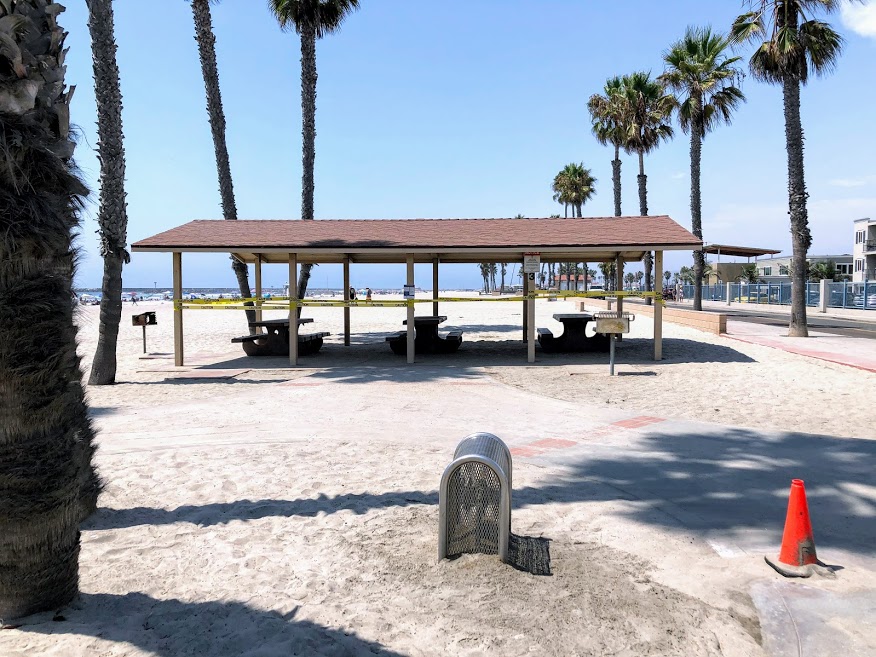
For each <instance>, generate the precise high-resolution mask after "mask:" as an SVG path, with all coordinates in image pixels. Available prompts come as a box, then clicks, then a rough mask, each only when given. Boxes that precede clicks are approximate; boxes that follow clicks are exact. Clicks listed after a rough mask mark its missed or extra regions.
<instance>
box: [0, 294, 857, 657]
mask: <svg viewBox="0 0 876 657" xmlns="http://www.w3.org/2000/svg"><path fill="white" fill-rule="evenodd" d="M425 308H431V307H430V306H426V307H425ZM146 310H156V312H157V313H158V322H159V324H158V326H155V327H149V328H148V329H147V331H148V338H147V340H148V348H149V351H150V352H151V354H152V356H151V357H149V358H141V356H142V353H141V351H142V346H141V333H140V329H139V328H135V327H132V326H131V325H130V319H129V315H130V314H131V312H132V311H135V312H144V311H146ZM570 310H571V304H570V303H564V302H557V303H548V302H546V301H544V302H539V307H538V311H537V312H538V313H539V315H540V316H541V317H549V315H550V314H552V313H554V312H569V311H570ZM404 312H405V311H404V309H400V308H398V309H371V308H369V309H355V310H354V311H353V330H354V333H355V335H354V345H353V346H352V347H350V348H349V349H347V348H344V347H343V346H342V344H341V341H342V338H341V337H340V336H339V335H338V333H340V331H341V327H342V322H341V319H342V314H341V310H340V309H322V308H317V309H311V310H308V311H307V313H306V314H307V315H308V316H312V317H314V319H315V322H314V324H313V329H312V330H320V331H322V330H327V331H331V332H332V333H333V334H334V335H333V336H332V338H330V339H329V340H328V341H327V343H326V345H325V347H324V348H323V351H322V352H321V353H320V354H318V355H316V356H313V357H309V358H306V359H302V365H303V366H302V368H300V369H298V370H289V369H287V368H285V367H284V365H285V364H284V362H283V360H282V359H265V360H264V361H262V362H253V359H247V358H245V357H243V356H242V352H241V351H240V348H239V346H238V345H231V344H230V343H229V339H230V337H232V336H234V335H240V334H243V333H245V332H246V331H245V329H244V328H243V319H242V315H241V314H239V313H234V312H230V311H197V312H194V311H193V312H189V313H187V314H186V331H187V340H186V344H187V351H186V353H187V365H188V366H189V367H187V368H186V369H185V370H184V371H182V372H180V371H177V370H175V369H174V368H173V367H172V364H173V361H172V321H171V311H170V305H169V304H167V303H158V304H151V305H150V304H143V303H141V304H139V305H138V306H137V307H136V309H134V308H131V307H128V306H126V307H125V313H124V317H123V322H122V329H121V335H120V341H119V356H120V358H119V370H118V380H119V383H118V384H117V385H115V386H105V387H100V388H97V387H92V388H89V391H88V395H89V401H90V404H91V407H92V411H93V413H94V416H95V419H96V422H97V425H98V428H99V429H100V431H101V435H100V450H99V453H98V457H97V463H98V466H99V468H100V471H101V472H102V474H103V476H104V477H105V478H106V480H107V488H106V491H105V493H104V494H103V496H102V497H101V500H100V509H99V511H98V513H97V514H96V515H95V516H94V517H93V518H91V519H90V520H89V521H88V522H87V523H86V525H85V527H84V528H83V533H82V555H81V560H80V562H81V591H82V595H81V596H80V598H79V599H78V600H77V601H76V602H75V603H74V604H73V605H71V606H70V607H68V608H66V609H64V610H62V612H61V613H62V615H63V620H59V621H58V622H53V621H51V620H50V618H51V615H50V614H49V615H41V616H36V617H33V618H31V619H28V620H27V621H26V623H25V625H24V626H23V627H21V628H18V629H14V630H6V631H3V632H0V654H2V655H4V657H6V656H9V657H13V656H15V657H23V656H24V655H37V654H39V655H58V656H64V657H67V656H74V655H106V656H120V655H138V656H139V655H162V656H168V657H170V656H171V655H173V656H175V655H246V656H253V657H255V656H267V655H280V654H283V655H360V654H382V655H424V656H425V655H466V656H475V655H524V654H526V655H530V654H538V655H563V656H565V655H593V656H596V655H625V656H629V657H633V656H636V655H651V656H656V655H686V656H691V657H698V656H706V655H728V656H737V655H738V656H748V655H751V656H757V655H763V654H764V653H763V651H762V649H761V648H760V646H759V641H760V630H759V625H758V621H757V618H756V615H755V612H754V608H753V605H752V603H751V601H750V599H749V598H748V595H747V590H748V589H747V583H748V581H749V580H750V579H751V578H752V577H753V576H754V575H753V574H754V573H760V572H761V571H760V570H759V569H760V568H762V566H763V564H762V560H761V559H760V558H759V557H754V556H751V557H743V558H740V559H736V560H733V561H732V562H730V561H727V560H723V559H721V558H720V557H719V556H718V555H716V554H715V552H714V551H713V550H712V549H711V548H710V547H709V546H708V545H707V544H706V543H705V542H704V541H702V540H700V539H699V538H697V537H695V536H694V535H693V534H691V533H689V532H686V531H685V530H684V529H683V528H670V529H659V528H656V527H655V526H647V525H644V524H642V523H639V522H636V521H635V519H633V518H631V517H630V515H629V514H626V513H624V510H628V509H629V507H630V505H631V504H632V505H634V504H635V501H630V500H623V499H619V500H603V501H598V500H587V499H574V500H572V499H556V498H555V497H553V496H552V494H551V493H550V492H547V491H549V490H550V489H549V487H548V486H547V484H549V483H551V484H555V483H556V482H557V480H558V477H561V476H562V471H561V470H558V469H551V468H550V467H547V466H544V465H538V464H533V463H527V462H525V461H522V460H521V461H519V462H515V471H514V483H515V490H518V489H521V490H523V491H524V493H525V495H526V497H524V502H525V503H524V504H523V505H522V506H521V505H517V506H516V508H515V510H514V514H513V530H514V532H515V533H516V534H519V535H523V536H533V537H547V538H549V539H550V551H551V565H552V575H551V576H536V575H531V574H529V573H525V572H521V571H518V570H514V569H511V568H509V567H508V566H505V565H502V564H500V563H499V562H498V560H497V559H496V558H495V557H492V556H486V555H467V556H464V557H461V558H459V559H457V560H454V561H449V562H442V563H438V562H437V560H436V552H437V544H436V533H437V514H438V508H437V492H436V489H437V484H438V478H439V477H440V473H441V471H442V469H443V467H444V466H445V465H446V464H447V462H448V461H449V458H450V456H451V454H452V449H453V445H454V444H455V443H456V442H457V441H458V439H459V438H461V435H459V432H460V427H461V426H465V425H466V424H467V423H468V422H476V423H480V424H482V425H484V424H485V425H487V426H488V425H489V419H490V413H491V412H493V409H492V408H490V407H489V405H488V404H478V405H476V406H473V407H471V408H464V405H465V404H464V399H465V396H466V394H467V393H466V391H467V390H468V391H474V390H478V391H481V390H485V391H487V390H488V391H489V392H490V395H492V397H489V396H487V397H483V399H490V398H500V399H506V400H507V401H508V402H509V403H510V405H511V406H512V407H518V408H521V413H522V414H521V417H520V422H519V424H520V435H519V436H514V435H512V438H515V439H517V438H520V437H521V436H523V435H525V434H526V432H527V431H531V430H532V427H533V426H538V425H544V424H547V425H550V424H552V423H553V424H556V426H558V427H559V426H560V425H561V424H562V423H563V421H564V418H563V413H562V409H563V408H567V407H569V404H568V402H572V403H574V404H575V405H576V406H580V405H587V408H588V409H590V410H589V411H588V412H589V417H591V418H592V420H593V422H594V423H596V422H598V421H600V419H601V418H602V417H603V416H606V417H607V416H608V414H609V412H610V411H614V410H616V408H617V407H623V408H631V409H632V408H635V409H636V410H637V411H641V412H642V413H658V412H659V413H660V414H662V416H663V417H669V418H673V417H679V418H688V419H700V420H708V421H718V422H727V423H732V424H738V425H743V426H753V427H770V428H773V427H777V428H782V429H787V430H795V431H811V432H818V433H827V434H830V435H836V436H857V437H861V438H864V437H868V436H867V433H868V431H869V432H872V429H870V428H868V425H867V421H868V420H866V419H865V418H868V414H867V409H866V408H860V410H858V407H864V406H866V405H864V404H860V403H855V402H854V400H855V399H856V397H855V395H856V394H857V395H860V392H859V391H861V390H864V389H867V388H866V386H871V388H870V389H872V385H873V383H874V376H873V375H871V374H868V373H866V372H862V371H858V370H853V369H849V368H841V367H839V366H834V365H831V364H828V363H824V362H822V361H814V360H811V359H807V358H805V357H801V356H795V355H792V354H785V353H782V352H778V351H776V350H773V349H769V348H764V347H758V346H756V345H749V344H744V343H738V342H735V341H730V340H729V339H727V338H720V337H716V336H709V335H706V334H703V333H699V332H696V331H692V330H688V329H682V328H679V327H673V326H671V325H666V330H665V334H666V336H667V341H666V350H665V351H666V356H667V359H666V360H665V361H664V362H663V363H660V364H655V363H653V362H652V361H650V360H649V359H648V355H649V349H650V347H649V345H648V344H647V343H646V341H644V340H641V339H640V338H643V337H644V336H646V335H650V328H649V325H648V323H647V322H644V321H642V322H638V323H635V324H634V327H635V332H634V333H633V334H632V335H631V336H630V338H631V339H627V340H625V342H624V343H623V346H622V348H621V349H619V350H618V356H619V359H620V360H621V361H622V362H623V363H624V364H623V365H622V366H620V370H621V371H622V372H626V373H628V375H627V376H621V377H616V378H614V379H608V378H607V377H606V376H605V374H606V370H607V363H606V362H605V360H606V357H605V356H603V355H594V356H574V357H567V356H542V355H540V357H539V362H538V363H536V364H535V365H534V366H528V365H527V363H526V354H525V350H524V349H523V348H522V346H520V344H519V343H518V342H517V341H518V340H519V337H520V328H519V326H518V323H519V321H520V312H521V309H520V304H510V303H507V304H505V303H483V304H463V303H456V304H446V305H444V306H442V308H441V312H442V313H443V314H446V315H448V317H449V319H448V321H447V323H446V324H445V325H442V328H444V327H445V326H446V327H447V328H448V329H449V328H451V327H459V328H461V329H463V330H465V342H464V344H463V349H462V350H461V351H460V352H459V353H458V354H456V355H455V356H454V357H453V361H452V365H448V361H447V358H448V357H426V358H423V359H421V362H420V364H418V365H417V366H416V367H415V368H409V367H408V366H406V365H405V364H404V362H403V361H404V359H399V358H398V357H396V356H394V355H392V354H391V353H390V352H389V349H388V347H387V345H386V344H385V343H384V341H383V336H385V335H386V334H388V333H389V332H392V331H397V330H399V329H400V327H401V321H402V320H403V319H404ZM79 322H80V324H81V326H82V333H81V338H82V345H81V350H82V353H83V356H84V363H85V364H88V363H89V362H90V354H91V353H92V351H93V349H94V344H95V342H96V332H97V309H96V308H83V309H82V310H81V311H80V313H79ZM538 325H539V326H548V327H550V328H552V329H553V330H554V331H555V332H558V331H559V330H560V327H559V325H558V324H557V323H556V322H553V320H545V319H539V320H538ZM308 328H309V327H308ZM686 360H693V361H694V362H692V363H686V362H685V361H686ZM629 374H637V376H631V375H629ZM466 386H470V387H466ZM470 397H471V398H472V399H474V398H475V397H474V395H470ZM444 399H446V400H452V401H448V403H447V404H446V405H442V403H441V402H442V400H444ZM460 399H462V400H463V401H462V402H460V401H459V400H460ZM555 399H558V400H560V401H554V400H555ZM799 399H805V400H806V403H805V404H800V403H791V400H799ZM842 399H847V400H848V403H844V404H843V412H841V413H839V412H836V408H837V406H836V405H837V403H838V400H842ZM858 399H859V397H858ZM308 400H309V401H308ZM427 400H428V402H429V403H428V405H427V404H426V401H427ZM563 400H568V401H563ZM777 402H781V403H777ZM472 403H475V402H472ZM840 403H841V402H840ZM426 407H428V408H429V409H430V411H429V413H428V414H426V415H423V414H421V413H420V412H419V410H420V409H421V408H426ZM524 408H526V409H527V410H526V411H525V412H523V409H524ZM333 413H334V414H333ZM870 437H872V434H871V435H870ZM540 491H545V492H540Z"/></svg>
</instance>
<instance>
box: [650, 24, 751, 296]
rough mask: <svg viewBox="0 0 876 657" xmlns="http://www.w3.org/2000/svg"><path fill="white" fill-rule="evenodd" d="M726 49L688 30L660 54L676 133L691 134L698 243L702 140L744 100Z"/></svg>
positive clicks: (720, 38)
mask: <svg viewBox="0 0 876 657" xmlns="http://www.w3.org/2000/svg"><path fill="white" fill-rule="evenodd" d="M730 47H731V43H730V40H729V39H727V38H726V37H725V36H724V35H722V34H716V33H714V32H712V30H711V29H710V28H708V27H706V28H702V29H698V28H688V30H687V32H686V33H685V35H684V38H683V39H681V40H680V41H677V42H676V43H674V44H672V46H671V47H670V48H669V51H668V52H666V53H665V54H664V55H663V61H664V62H665V64H666V71H665V72H664V73H663V75H661V76H660V78H659V79H660V81H661V82H663V83H664V84H665V85H666V86H667V87H668V88H669V89H671V90H672V91H673V92H674V93H675V96H676V99H677V100H678V102H679V110H678V118H679V122H680V123H681V128H682V130H684V132H685V133H690V216H691V229H692V232H693V234H694V235H696V236H697V237H699V238H700V239H702V238H703V204H702V198H701V196H700V163H701V161H702V148H703V138H704V137H705V136H706V133H708V132H709V131H710V130H712V129H714V128H715V127H716V126H717V125H718V123H720V122H724V123H727V124H729V123H730V117H731V115H732V113H733V110H735V109H736V108H737V107H738V106H739V104H740V103H742V102H744V101H745V96H744V95H743V94H742V92H741V91H740V90H739V88H738V87H737V86H735V85H736V84H738V81H740V80H741V79H742V71H740V70H739V69H738V68H736V66H735V64H736V63H737V62H738V61H739V60H740V59H741V57H731V56H729V55H728V52H729V50H730ZM693 255H694V298H693V308H694V310H702V309H703V285H702V276H703V268H704V265H705V254H704V253H703V251H702V250H699V251H694V254H693Z"/></svg>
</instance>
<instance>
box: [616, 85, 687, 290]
mask: <svg viewBox="0 0 876 657" xmlns="http://www.w3.org/2000/svg"><path fill="white" fill-rule="evenodd" d="M623 94H624V102H625V103H626V105H627V110H626V112H625V115H626V117H627V122H626V131H625V132H626V139H625V142H624V149H625V150H626V151H627V152H628V153H636V154H637V155H638V156H639V175H638V176H637V177H636V179H637V181H638V183H639V214H640V215H641V216H643V217H647V216H648V177H647V176H646V175H645V155H646V154H647V153H650V152H652V151H653V150H654V149H656V148H657V147H658V146H659V145H660V142H662V141H665V140H668V139H671V138H672V136H673V130H672V126H671V125H670V123H669V121H670V118H671V116H672V111H673V109H674V108H675V98H673V97H672V96H671V95H668V94H667V93H666V92H665V90H664V88H663V85H662V84H660V82H657V81H656V80H652V79H651V74H650V73H645V72H642V71H639V72H636V73H633V74H631V75H627V76H624V78H623ZM651 263H652V256H651V252H650V251H648V252H647V253H645V258H644V265H645V289H647V290H650V289H651ZM647 303H649V304H650V303H651V299H650V297H649V298H648V299H647Z"/></svg>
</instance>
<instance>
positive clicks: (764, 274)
mask: <svg viewBox="0 0 876 657" xmlns="http://www.w3.org/2000/svg"><path fill="white" fill-rule="evenodd" d="M873 254H874V256H876V249H874V251H873ZM853 259H854V257H853V256H852V255H851V254H848V253H844V254H841V255H811V254H810V255H809V256H807V258H806V261H807V262H808V263H809V264H810V265H812V264H814V263H816V262H821V261H822V260H829V261H831V262H833V263H834V264H835V265H836V271H837V273H838V274H840V275H841V276H851V275H852V268H853ZM756 264H757V273H758V275H759V278H760V281H761V282H763V283H787V282H790V280H791V273H790V268H791V256H789V255H786V256H776V257H775V258H760V259H758V261H757V263H756ZM846 280H848V279H846Z"/></svg>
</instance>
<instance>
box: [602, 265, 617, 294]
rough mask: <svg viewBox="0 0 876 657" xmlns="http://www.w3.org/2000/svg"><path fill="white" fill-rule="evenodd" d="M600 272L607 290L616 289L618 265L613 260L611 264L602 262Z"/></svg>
mask: <svg viewBox="0 0 876 657" xmlns="http://www.w3.org/2000/svg"><path fill="white" fill-rule="evenodd" d="M599 271H600V272H602V280H603V287H605V289H606V290H614V289H616V287H615V286H616V283H615V280H614V279H615V274H616V273H617V270H616V265H615V262H614V261H613V260H611V261H609V262H600V263H599Z"/></svg>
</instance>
